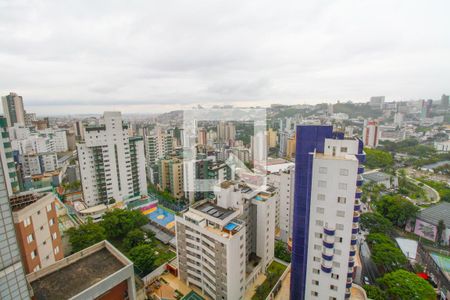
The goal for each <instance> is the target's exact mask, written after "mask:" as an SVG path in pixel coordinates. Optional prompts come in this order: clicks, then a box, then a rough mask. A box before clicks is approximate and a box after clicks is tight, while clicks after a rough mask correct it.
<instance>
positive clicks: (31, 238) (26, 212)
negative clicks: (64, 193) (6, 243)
mask: <svg viewBox="0 0 450 300" xmlns="http://www.w3.org/2000/svg"><path fill="white" fill-rule="evenodd" d="M10 203H11V209H12V213H13V221H14V226H15V228H16V233H17V240H18V243H19V248H20V251H21V256H22V261H23V264H24V267H25V272H26V273H27V274H28V273H31V272H35V271H38V270H40V269H41V268H44V267H46V266H49V265H51V264H53V263H54V262H56V261H58V260H60V259H62V258H63V257H64V253H63V249H62V240H61V234H60V232H59V228H58V218H57V214H56V208H55V196H54V195H53V194H52V193H45V194H37V193H22V194H18V195H15V196H13V197H11V199H10Z"/></svg>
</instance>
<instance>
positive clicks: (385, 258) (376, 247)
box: [366, 233, 407, 272]
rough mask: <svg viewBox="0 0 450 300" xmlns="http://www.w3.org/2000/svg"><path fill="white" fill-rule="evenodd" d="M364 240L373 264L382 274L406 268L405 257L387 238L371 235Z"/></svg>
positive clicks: (378, 234)
mask: <svg viewBox="0 0 450 300" xmlns="http://www.w3.org/2000/svg"><path fill="white" fill-rule="evenodd" d="M366 240H367V244H368V245H369V246H370V249H371V251H372V260H373V262H374V263H375V264H376V265H377V267H378V268H379V269H380V270H383V272H391V271H395V270H398V269H402V268H404V267H405V266H406V263H407V259H406V257H405V256H404V255H403V252H402V251H401V250H400V249H399V248H398V247H397V246H396V244H395V243H394V241H393V240H392V239H391V238H390V237H389V236H387V235H385V234H382V233H371V234H369V235H368V236H367V238H366Z"/></svg>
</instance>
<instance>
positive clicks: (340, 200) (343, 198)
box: [337, 197, 347, 204]
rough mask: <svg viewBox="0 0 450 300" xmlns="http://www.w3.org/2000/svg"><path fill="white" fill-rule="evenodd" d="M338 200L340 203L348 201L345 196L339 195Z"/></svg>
mask: <svg viewBox="0 0 450 300" xmlns="http://www.w3.org/2000/svg"><path fill="white" fill-rule="evenodd" d="M337 202H338V203H340V204H345V203H346V202H347V198H345V197H338V198H337Z"/></svg>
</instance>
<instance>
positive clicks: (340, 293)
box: [291, 126, 365, 300]
mask: <svg viewBox="0 0 450 300" xmlns="http://www.w3.org/2000/svg"><path fill="white" fill-rule="evenodd" d="M297 134H298V135H299V136H298V139H299V140H298V141H297V143H298V144H297V148H298V149H299V153H297V160H302V161H301V163H297V165H296V170H295V173H296V180H297V181H296V182H295V185H296V186H295V188H296V191H295V203H294V210H295V216H296V219H295V220H294V230H293V238H292V239H293V251H292V252H293V256H292V258H293V259H292V273H291V299H321V300H338V299H347V298H349V297H350V295H351V288H352V283H353V282H352V277H353V271H354V264H355V254H356V248H357V245H356V244H357V233H358V226H359V225H358V223H359V216H360V198H361V194H362V191H361V189H360V188H359V186H361V185H362V177H361V175H360V174H362V173H363V171H364V168H363V167H362V165H360V162H362V161H363V160H364V157H365V155H364V152H363V144H362V141H360V140H358V139H344V137H343V135H341V134H335V133H333V132H332V126H299V127H298V129H297ZM308 178H309V179H308ZM297 189H298V190H297ZM302 220H305V221H306V222H305V221H302ZM305 253H306V255H305ZM302 254H303V255H302Z"/></svg>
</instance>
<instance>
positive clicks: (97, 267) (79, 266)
mask: <svg viewBox="0 0 450 300" xmlns="http://www.w3.org/2000/svg"><path fill="white" fill-rule="evenodd" d="M114 252H117V253H114ZM118 255H120V256H122V254H121V253H120V252H118V250H116V249H115V248H114V247H113V246H112V245H111V244H109V243H108V242H106V241H104V242H100V243H98V244H96V245H94V246H91V247H89V248H87V249H85V250H82V251H79V252H77V253H75V254H73V255H71V256H68V257H66V258H65V259H63V260H60V261H58V262H56V263H55V264H53V265H50V266H49V267H47V268H44V269H41V270H39V271H37V272H34V273H31V274H28V275H27V279H28V281H29V282H30V285H31V287H32V289H33V293H34V297H35V299H37V300H40V299H46V300H52V299H55V300H60V299H69V298H71V297H73V296H76V295H77V294H79V293H81V292H83V291H84V290H86V289H88V288H90V287H91V286H93V285H95V284H96V283H98V282H100V281H102V280H104V279H105V278H106V277H108V276H110V275H111V274H113V273H115V272H117V271H119V270H121V269H122V268H124V267H125V266H126V265H128V264H131V262H130V261H127V259H126V258H125V257H119V256H118Z"/></svg>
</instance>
